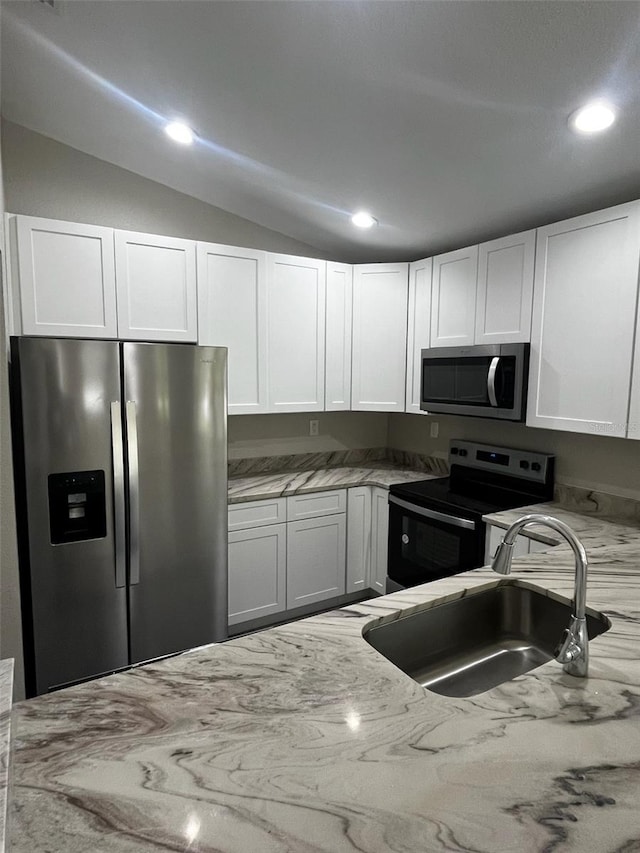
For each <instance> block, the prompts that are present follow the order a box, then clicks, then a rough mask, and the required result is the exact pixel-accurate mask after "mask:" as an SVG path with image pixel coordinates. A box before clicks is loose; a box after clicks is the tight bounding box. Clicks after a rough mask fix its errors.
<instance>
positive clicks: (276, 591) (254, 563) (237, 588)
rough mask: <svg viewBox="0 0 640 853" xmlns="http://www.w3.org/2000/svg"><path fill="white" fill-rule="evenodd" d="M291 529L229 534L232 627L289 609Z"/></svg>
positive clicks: (279, 527)
mask: <svg viewBox="0 0 640 853" xmlns="http://www.w3.org/2000/svg"><path fill="white" fill-rule="evenodd" d="M286 542H287V525H286V524H272V525H269V526H267V527H258V528H256V529H253V530H235V531H232V532H230V533H229V625H237V624H238V622H246V621H247V620H249V619H257V618H258V617H259V616H269V615H271V614H272V613H280V612H281V611H283V610H284V609H285V607H286V566H287V564H286V559H287V544H286Z"/></svg>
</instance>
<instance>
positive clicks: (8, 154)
mask: <svg viewBox="0 0 640 853" xmlns="http://www.w3.org/2000/svg"><path fill="white" fill-rule="evenodd" d="M2 157H3V165H4V185H5V203H6V209H7V210H8V211H9V212H10V213H25V214H28V215H30V216H46V217H49V218H51V219H66V220H68V221H70V222H88V223H90V224H92V225H107V226H110V227H112V228H124V229H128V230H131V231H146V232H147V233H149V234H163V235H166V236H170V237H186V238H188V239H191V240H205V241H208V242H212V243H229V244H231V245H233V246H246V247H250V248H254V249H264V250H265V251H269V252H284V253H285V254H293V255H310V256H311V257H315V258H327V257H328V256H327V255H326V253H322V252H321V251H320V250H318V249H316V248H314V247H313V246H308V245H307V244H306V243H300V242H299V241H297V240H293V239H292V238H291V237H286V236H285V235H284V234H280V233H278V232H277V231H271V230H270V229H269V228H263V227H262V226H261V225H256V224H255V223H254V222H249V220H247V219H242V218H241V217H240V216H234V215H233V214H232V213H227V212H226V211H224V210H221V209H220V208H218V207H212V206H211V205H208V204H205V203H204V202H202V201H198V200H197V199H195V198H192V197H191V196H188V195H184V194H183V193H179V192H176V191H175V190H172V189H169V187H165V186H162V184H158V183H156V182H155V181H150V180H148V179H147V178H142V177H140V175H136V174H134V173H133V172H128V171H126V170H125V169H120V168H119V167H118V166H113V165H112V164H110V163H106V162H105V161H104V160H98V159H97V158H96V157H91V156H89V155H88V154H83V153H82V152H81V151H77V150H76V149H75V148H69V146H67V145H62V144H61V143H60V142H55V141H54V140H53V139H49V138H48V137H46V136H42V135H41V134H39V133H34V131H32V130H27V128H25V127H22V126H21V125H18V124H13V123H11V122H8V121H4V122H3V123H2Z"/></svg>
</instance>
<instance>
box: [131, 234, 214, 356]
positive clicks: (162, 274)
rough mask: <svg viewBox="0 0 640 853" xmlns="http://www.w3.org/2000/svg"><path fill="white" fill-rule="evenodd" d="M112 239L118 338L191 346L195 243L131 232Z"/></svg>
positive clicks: (195, 332) (194, 315)
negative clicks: (113, 243) (113, 241)
mask: <svg viewBox="0 0 640 853" xmlns="http://www.w3.org/2000/svg"><path fill="white" fill-rule="evenodd" d="M115 237H116V283H117V288H118V336H119V337H120V338H123V339H129V340H133V341H182V342H184V343H189V342H191V341H193V342H195V341H196V340H197V338H198V328H197V304H196V302H197V297H196V244H195V243H194V242H193V241H191V240H177V239H175V238H173V237H156V236H155V235H154V234H138V233H136V232H135V231H116V235H115Z"/></svg>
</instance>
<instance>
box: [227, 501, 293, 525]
mask: <svg viewBox="0 0 640 853" xmlns="http://www.w3.org/2000/svg"><path fill="white" fill-rule="evenodd" d="M286 520H287V499H286V498H273V499H271V500H264V501H247V502H246V503H240V504H230V506H229V530H245V529H246V528H249V527H263V526H264V525H265V524H281V523H282V522H284V521H286Z"/></svg>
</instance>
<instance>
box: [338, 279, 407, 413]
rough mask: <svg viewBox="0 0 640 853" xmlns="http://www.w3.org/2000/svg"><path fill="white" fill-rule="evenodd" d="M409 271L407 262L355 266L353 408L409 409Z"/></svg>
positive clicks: (377, 409) (366, 409)
mask: <svg viewBox="0 0 640 853" xmlns="http://www.w3.org/2000/svg"><path fill="white" fill-rule="evenodd" d="M408 269H409V265H408V264H367V265H363V266H356V267H354V273H353V360H352V386H351V408H352V409H355V410H359V411H373V412H403V411H404V406H405V376H406V359H407V300H408Z"/></svg>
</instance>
